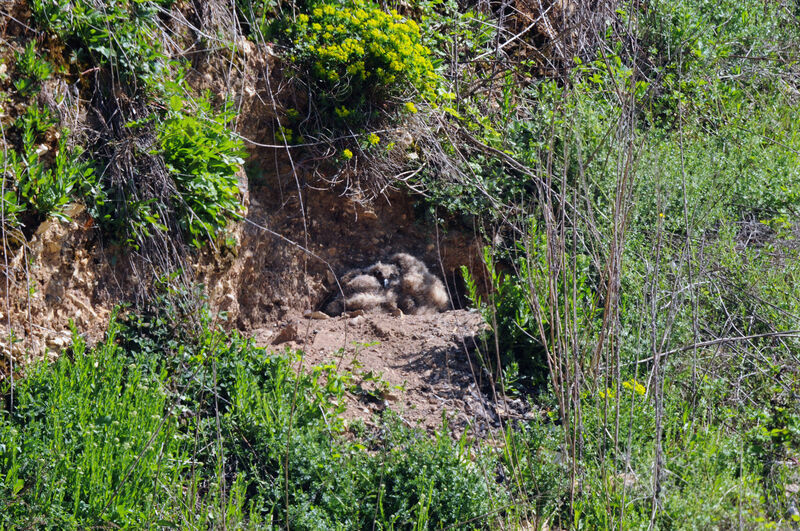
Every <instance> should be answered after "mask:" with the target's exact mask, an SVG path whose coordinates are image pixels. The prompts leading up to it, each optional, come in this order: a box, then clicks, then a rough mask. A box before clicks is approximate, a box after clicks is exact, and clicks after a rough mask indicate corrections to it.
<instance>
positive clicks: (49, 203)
mask: <svg viewBox="0 0 800 531" xmlns="http://www.w3.org/2000/svg"><path fill="white" fill-rule="evenodd" d="M52 125H53V121H52V118H51V116H50V114H49V111H48V110H47V109H46V108H44V109H40V108H38V107H36V106H31V107H28V109H27V111H26V113H25V114H24V115H23V116H21V117H20V118H18V119H17V121H16V123H15V129H16V130H18V132H19V133H20V135H21V138H22V140H21V144H22V145H21V150H20V151H19V152H17V151H15V150H13V149H7V150H6V151H5V153H4V154H0V165H2V166H3V167H4V168H5V175H4V179H5V180H6V189H7V190H9V191H8V192H7V193H6V197H5V198H4V202H5V203H6V205H7V206H8V207H9V209H10V210H9V211H7V215H8V214H9V213H10V214H11V215H10V216H9V219H10V220H11V221H12V225H13V224H15V222H17V221H18V216H17V215H18V214H20V213H22V212H23V211H28V212H30V214H33V215H35V216H36V217H38V218H44V217H47V216H49V215H54V216H56V217H58V218H61V219H66V218H65V216H64V215H63V214H62V212H61V211H62V209H63V207H64V206H65V205H66V204H67V203H68V202H69V201H70V198H71V196H72V194H73V193H74V192H76V191H77V190H78V188H79V187H80V186H86V185H88V184H90V183H91V182H93V180H94V170H93V168H92V167H91V166H90V165H89V163H88V162H87V161H84V160H82V154H83V150H82V149H81V148H79V147H74V148H71V147H69V146H68V145H67V134H68V132H67V131H66V130H65V131H62V132H61V134H60V137H59V140H58V145H57V149H56V153H55V157H54V158H53V159H52V161H51V162H50V161H48V159H47V158H46V157H45V153H46V150H45V149H44V148H45V147H46V146H43V145H42V144H39V141H40V140H41V139H42V135H43V134H44V133H45V132H46V131H48V130H49V129H50V127H52ZM12 196H13V198H12ZM30 228H31V229H33V228H35V227H30Z"/></svg>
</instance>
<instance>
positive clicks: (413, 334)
mask: <svg viewBox="0 0 800 531" xmlns="http://www.w3.org/2000/svg"><path fill="white" fill-rule="evenodd" d="M483 327H484V323H483V320H482V318H481V316H480V315H479V314H478V313H476V312H473V311H466V310H453V311H448V312H443V313H437V314H427V315H401V316H399V317H392V316H390V315H385V314H366V315H359V316H355V317H346V316H340V317H333V318H329V319H311V318H304V317H299V316H295V317H294V318H291V319H288V320H286V321H284V322H283V323H282V324H280V325H279V326H276V327H274V328H259V329H256V330H254V331H253V336H254V339H255V341H256V343H257V344H258V345H259V346H267V347H270V348H274V349H279V348H285V347H289V348H297V349H301V350H303V351H304V352H305V356H304V358H303V365H304V367H305V368H308V367H312V366H315V365H321V364H328V363H330V364H334V365H336V367H337V368H338V369H339V370H340V371H349V372H351V373H352V374H353V384H354V385H353V389H351V392H349V393H348V394H347V398H346V400H347V410H346V411H345V413H344V417H345V419H347V420H349V421H353V420H356V419H360V420H363V421H364V422H365V423H366V424H367V425H372V423H373V417H374V416H375V415H377V414H379V413H380V412H382V411H383V410H384V409H386V408H390V409H392V410H393V411H394V412H396V413H398V414H399V415H400V417H401V418H402V419H403V420H404V421H405V422H406V423H407V424H408V425H409V426H415V427H416V426H419V427H421V428H424V429H426V430H428V431H434V430H436V429H439V428H441V426H442V420H443V416H446V417H447V419H448V422H449V426H450V428H451V430H452V431H453V432H454V433H455V434H460V433H463V432H464V430H466V429H468V428H469V429H470V434H471V435H474V436H478V437H483V436H486V435H487V434H488V432H490V431H494V430H496V429H497V428H499V427H500V426H501V425H502V423H503V422H504V421H506V420H513V419H521V418H528V417H530V416H531V415H532V414H533V413H532V412H531V411H530V410H529V408H528V407H527V406H526V405H525V403H524V402H523V401H522V400H503V399H502V398H500V397H497V398H495V397H494V396H493V395H494V394H493V393H492V391H491V386H490V385H489V383H490V382H489V378H488V374H487V373H486V371H484V370H483V369H482V368H481V366H480V364H479V363H478V361H477V359H476V356H475V355H474V351H475V349H476V348H479V347H480V346H479V342H480V339H479V336H480V332H481V330H482V329H483Z"/></svg>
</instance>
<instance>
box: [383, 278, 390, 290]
mask: <svg viewBox="0 0 800 531" xmlns="http://www.w3.org/2000/svg"><path fill="white" fill-rule="evenodd" d="M383 287H384V288H388V287H389V279H388V278H384V279H383Z"/></svg>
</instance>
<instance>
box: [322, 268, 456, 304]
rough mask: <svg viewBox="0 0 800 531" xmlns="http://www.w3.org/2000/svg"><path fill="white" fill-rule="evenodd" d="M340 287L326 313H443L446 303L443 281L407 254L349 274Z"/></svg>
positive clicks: (447, 300)
mask: <svg viewBox="0 0 800 531" xmlns="http://www.w3.org/2000/svg"><path fill="white" fill-rule="evenodd" d="M340 285H341V288H342V289H341V293H340V294H339V295H338V296H337V297H336V298H335V299H334V300H333V301H332V302H331V303H330V304H328V305H327V306H326V307H325V311H326V312H327V313H328V314H331V315H336V314H340V313H342V312H343V311H345V310H347V311H355V310H363V311H364V312H367V313H390V312H394V311H396V310H397V309H400V310H402V311H403V312H405V313H409V314H419V313H433V312H436V311H441V310H444V309H445V308H446V307H447V304H448V302H449V298H448V297H447V292H446V291H445V289H444V285H443V284H442V282H441V281H440V280H439V279H438V278H436V277H435V276H434V275H432V274H431V273H430V272H428V268H427V267H425V264H424V263H422V262H421V261H420V260H417V259H416V258H414V257H413V256H411V255H410V254H407V253H398V254H395V255H393V256H392V257H391V258H389V260H388V261H387V262H386V263H384V262H377V263H375V264H373V265H371V266H369V267H366V268H363V269H355V270H353V271H350V272H348V273H347V274H345V275H344V276H343V277H342V279H341V281H340Z"/></svg>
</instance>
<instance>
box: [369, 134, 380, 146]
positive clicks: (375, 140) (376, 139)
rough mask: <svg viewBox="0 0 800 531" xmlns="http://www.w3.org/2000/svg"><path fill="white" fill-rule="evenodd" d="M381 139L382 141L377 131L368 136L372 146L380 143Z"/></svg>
mask: <svg viewBox="0 0 800 531" xmlns="http://www.w3.org/2000/svg"><path fill="white" fill-rule="evenodd" d="M380 141H381V137H379V136H378V135H376V134H375V133H370V134H369V136H368V137H367V142H369V144H370V145H371V146H376V145H378V142H380Z"/></svg>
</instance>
